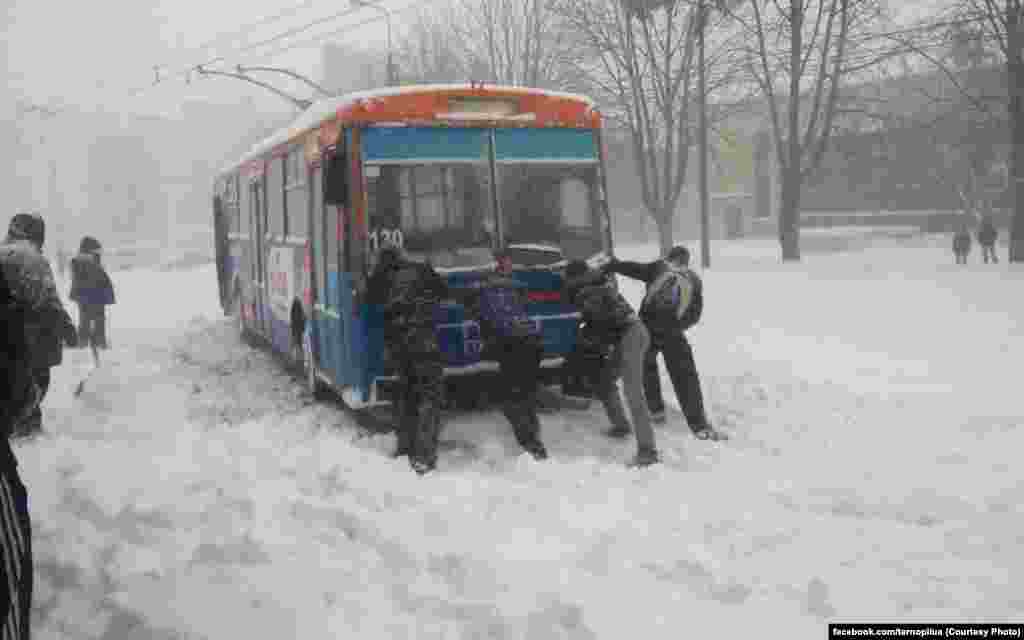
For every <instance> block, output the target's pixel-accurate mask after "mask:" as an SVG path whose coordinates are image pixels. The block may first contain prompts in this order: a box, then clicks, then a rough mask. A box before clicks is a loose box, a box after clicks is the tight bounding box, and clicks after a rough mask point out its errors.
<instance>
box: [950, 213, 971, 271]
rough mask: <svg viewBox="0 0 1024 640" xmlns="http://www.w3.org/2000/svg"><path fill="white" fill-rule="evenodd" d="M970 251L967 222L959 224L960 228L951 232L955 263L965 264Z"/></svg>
mask: <svg viewBox="0 0 1024 640" xmlns="http://www.w3.org/2000/svg"><path fill="white" fill-rule="evenodd" d="M970 253H971V232H970V231H968V229H967V223H966V222H964V223H963V224H961V225H960V230H959V231H957V232H956V233H955V234H953V255H954V256H955V257H956V263H957V264H967V256H968V255H969V254H970Z"/></svg>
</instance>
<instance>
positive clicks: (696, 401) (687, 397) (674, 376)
mask: <svg viewBox="0 0 1024 640" xmlns="http://www.w3.org/2000/svg"><path fill="white" fill-rule="evenodd" d="M689 265H690V251H689V249H687V248H686V247H684V246H682V245H677V246H675V247H673V248H672V249H671V250H670V251H669V252H668V254H667V255H666V256H665V257H664V258H663V259H661V260H655V261H654V262H628V261H625V260H616V259H612V261H611V262H610V263H609V264H608V265H607V266H606V267H605V269H606V271H608V272H609V273H618V274H621V275H624V276H626V277H627V278H633V279H634V280H640V281H641V282H644V283H645V284H646V285H647V295H645V296H644V302H643V304H641V306H640V318H641V319H642V320H643V321H644V325H645V326H646V327H647V330H648V331H649V332H650V334H651V346H650V348H649V349H648V350H647V354H646V356H645V358H644V394H645V395H646V397H647V407H648V408H649V409H650V411H651V419H652V420H653V421H654V422H656V423H658V424H663V423H664V422H665V421H666V419H665V400H664V398H663V397H662V394H661V375H660V374H659V371H658V354H659V353H660V354H662V355H663V357H664V359H665V368H666V369H668V375H669V379H671V380H672V387H673V388H674V389H675V392H676V399H677V400H678V401H679V407H680V408H681V409H682V410H683V415H684V416H686V422H687V424H688V425H689V427H690V430H691V431H692V432H693V434H694V435H695V436H696V437H697V438H699V439H701V440H725V439H726V438H727V436H726V435H725V434H723V433H722V432H720V431H716V430H715V429H714V428H712V426H711V423H710V422H709V421H708V418H707V413H706V412H705V410H704V395H703V393H701V388H700V376H699V375H698V374H697V365H696V363H695V362H694V360H693V349H692V348H691V347H690V342H689V341H688V340H687V339H686V330H687V329H689V328H690V327H692V326H693V325H695V324H697V322H698V321H699V320H700V316H701V313H702V312H703V310H704V285H703V283H702V282H701V279H700V276H698V275H697V274H696V273H694V272H693V271H692V270H691V269H690V268H689ZM673 272H674V273H677V274H679V275H681V276H682V278H680V279H679V280H678V283H679V286H680V288H679V294H680V298H679V300H678V309H676V310H674V313H671V312H667V311H666V310H665V309H663V308H659V307H658V306H657V305H655V304H653V303H652V302H651V300H652V295H651V294H652V291H653V290H654V289H656V288H657V287H658V286H659V285H661V284H664V282H665V278H667V277H668V276H669V275H670V274H671V273H673Z"/></svg>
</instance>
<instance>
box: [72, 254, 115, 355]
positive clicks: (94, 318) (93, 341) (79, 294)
mask: <svg viewBox="0 0 1024 640" xmlns="http://www.w3.org/2000/svg"><path fill="white" fill-rule="evenodd" d="M102 252H103V247H102V246H101V245H100V243H99V241H98V240H96V238H93V237H92V236H85V237H84V238H82V242H81V243H80V244H79V247H78V255H76V256H75V257H74V258H72V259H71V294H70V296H69V297H70V298H71V300H73V301H74V302H76V303H77V304H78V346H80V347H85V346H91V347H94V348H96V349H107V348H109V342H108V341H107V323H106V316H107V314H106V307H107V305H112V304H114V284H113V283H112V282H111V281H110V276H109V275H107V272H106V270H105V269H104V268H103V263H102V261H101V255H102Z"/></svg>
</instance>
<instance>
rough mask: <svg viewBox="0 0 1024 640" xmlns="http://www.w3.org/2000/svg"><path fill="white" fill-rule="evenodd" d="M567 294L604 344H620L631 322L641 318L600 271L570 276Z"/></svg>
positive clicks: (590, 331)
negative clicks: (575, 276)
mask: <svg viewBox="0 0 1024 640" xmlns="http://www.w3.org/2000/svg"><path fill="white" fill-rule="evenodd" d="M565 293H566V300H568V301H569V303H570V304H572V305H573V306H575V307H576V308H577V309H579V311H580V313H581V314H582V315H583V321H584V322H585V323H586V324H587V327H588V334H589V335H590V336H591V337H593V338H595V339H597V340H599V341H600V342H601V343H603V344H606V345H614V344H618V343H619V342H620V341H621V340H622V336H623V335H625V333H626V330H627V329H629V327H630V325H632V324H633V323H634V322H639V321H640V318H639V317H638V316H637V315H636V312H635V311H634V310H633V307H631V306H630V305H629V303H628V302H626V299H625V298H623V297H622V294H621V293H619V292H618V291H616V290H615V289H613V288H612V284H611V282H610V281H609V280H608V277H607V276H606V275H605V274H604V273H602V272H600V271H589V272H587V273H585V274H583V275H581V276H579V277H577V278H570V279H567V280H566V283H565Z"/></svg>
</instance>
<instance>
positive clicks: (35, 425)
mask: <svg viewBox="0 0 1024 640" xmlns="http://www.w3.org/2000/svg"><path fill="white" fill-rule="evenodd" d="M45 239H46V223H45V222H44V221H43V219H42V217H40V216H39V215H36V214H31V213H19V214H18V215H16V216H14V217H13V218H12V219H11V223H10V227H9V228H8V232H7V238H6V239H5V240H4V242H3V244H0V269H2V271H3V275H4V278H5V279H6V282H7V286H8V287H9V289H10V291H11V296H12V298H13V300H14V303H13V304H14V306H15V307H16V308H17V310H18V311H17V313H19V314H21V315H20V318H21V326H22V327H23V332H24V341H25V345H26V353H25V357H26V359H27V363H28V366H29V367H30V368H31V369H32V371H33V377H34V378H35V382H36V385H37V387H38V389H39V392H40V393H39V402H37V403H36V404H35V407H34V408H33V409H32V411H31V413H30V415H29V417H28V418H27V419H25V420H23V421H21V424H20V425H18V426H17V428H16V429H15V434H16V435H29V434H32V433H39V432H41V431H42V420H43V416H42V409H41V408H40V406H39V405H40V403H41V402H42V399H43V397H45V395H46V392H47V391H48V390H49V388H50V368H51V367H55V366H57V365H59V364H60V363H61V356H62V347H63V344H67V345H69V346H74V345H75V343H76V341H77V336H76V331H75V325H74V323H72V322H71V317H70V316H69V315H68V313H67V311H65V310H64V305H63V304H62V303H61V301H60V296H59V295H58V294H57V285H56V284H55V283H54V280H53V271H52V270H51V269H50V263H49V262H47V260H46V257H45V256H44V255H43V244H44V242H45ZM62 343H63V344H62Z"/></svg>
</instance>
